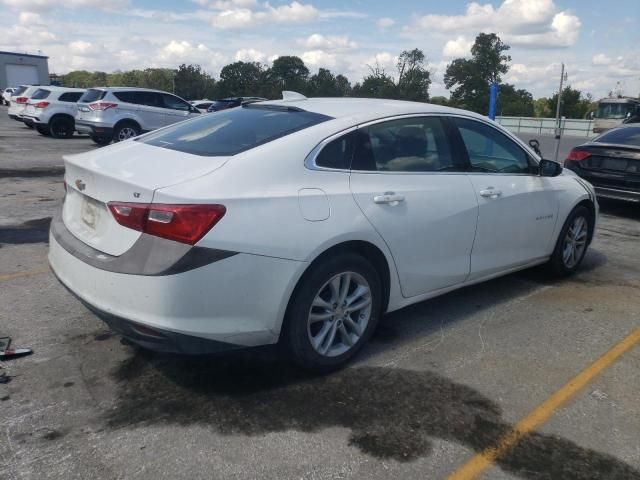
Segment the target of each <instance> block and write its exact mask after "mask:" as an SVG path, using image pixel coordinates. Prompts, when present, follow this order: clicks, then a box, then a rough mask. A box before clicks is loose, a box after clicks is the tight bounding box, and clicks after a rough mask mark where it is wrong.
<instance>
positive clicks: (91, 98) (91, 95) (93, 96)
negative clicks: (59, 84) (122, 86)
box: [80, 88, 107, 103]
mask: <svg viewBox="0 0 640 480" xmlns="http://www.w3.org/2000/svg"><path fill="white" fill-rule="evenodd" d="M106 94H107V91H106V90H97V89H95V88H90V89H89V90H87V91H86V92H84V95H82V96H81V97H80V102H82V103H92V102H97V101H98V100H102V99H103V98H104V96H105V95H106Z"/></svg>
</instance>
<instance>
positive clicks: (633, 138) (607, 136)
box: [594, 127, 640, 147]
mask: <svg viewBox="0 0 640 480" xmlns="http://www.w3.org/2000/svg"><path fill="white" fill-rule="evenodd" d="M594 142H598V143H615V144H619V145H632V146H634V147H640V127H624V128H617V129H615V130H610V131H608V132H607V133H604V134H602V135H600V136H599V137H598V138H596V139H595V140H594Z"/></svg>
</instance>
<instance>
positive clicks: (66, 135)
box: [49, 118, 74, 138]
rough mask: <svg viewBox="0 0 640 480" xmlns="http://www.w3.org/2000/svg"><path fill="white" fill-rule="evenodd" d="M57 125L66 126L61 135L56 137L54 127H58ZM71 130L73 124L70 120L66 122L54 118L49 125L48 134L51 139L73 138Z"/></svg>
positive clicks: (63, 119) (64, 119) (62, 119)
mask: <svg viewBox="0 0 640 480" xmlns="http://www.w3.org/2000/svg"><path fill="white" fill-rule="evenodd" d="M59 123H62V124H64V125H67V129H66V131H65V133H64V134H63V135H58V132H56V125H58V124H59ZM73 130H74V128H73V123H72V122H71V120H68V119H66V118H54V119H53V120H51V122H50V123H49V133H50V134H51V136H52V137H53V138H71V137H72V136H73Z"/></svg>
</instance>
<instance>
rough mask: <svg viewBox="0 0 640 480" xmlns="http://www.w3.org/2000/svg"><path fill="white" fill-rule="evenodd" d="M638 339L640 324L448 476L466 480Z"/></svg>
mask: <svg viewBox="0 0 640 480" xmlns="http://www.w3.org/2000/svg"><path fill="white" fill-rule="evenodd" d="M639 342H640V328H637V329H635V330H634V331H632V332H631V333H630V334H629V335H628V336H626V337H625V338H624V339H623V340H621V341H620V342H619V343H617V344H616V345H615V346H614V347H613V348H611V349H610V350H609V351H608V352H607V353H605V354H604V355H602V356H601V357H600V358H599V359H598V360H596V361H595V362H593V363H592V364H591V365H589V366H588V367H587V368H585V369H584V370H583V371H582V372H580V373H579V374H578V375H576V376H575V377H573V378H572V379H571V380H569V382H567V383H566V384H565V385H564V386H563V387H562V388H560V390H558V391H557V392H556V393H554V394H553V395H551V396H550V397H549V398H547V399H546V400H545V401H544V402H542V404H540V405H539V406H538V407H537V408H535V409H534V410H533V411H532V412H530V413H529V414H528V415H527V416H526V417H524V418H523V419H522V420H520V421H519V422H518V423H517V424H516V425H515V426H514V427H513V428H512V429H511V431H510V432H509V433H507V434H506V435H504V436H503V437H502V438H501V439H500V440H498V441H497V442H496V443H495V444H494V445H492V446H491V447H488V448H486V449H485V450H483V451H482V452H480V453H479V454H477V455H476V456H474V457H473V458H472V459H471V460H469V461H468V462H467V463H466V464H464V465H463V466H462V467H460V468H459V469H458V470H456V471H455V472H453V473H452V474H451V475H449V477H448V479H449V480H470V479H472V478H475V477H476V476H478V475H479V474H481V473H482V472H484V471H485V470H486V469H487V468H489V467H490V466H491V465H492V463H493V462H495V461H496V460H497V459H498V458H500V457H501V456H502V455H504V454H505V452H506V451H507V450H509V449H510V448H511V447H512V446H513V445H515V444H516V443H518V442H519V441H520V440H521V439H522V438H523V437H525V436H526V435H527V434H529V433H531V432H532V431H533V430H535V429H536V428H537V427H538V426H540V425H542V424H543V423H545V422H546V421H547V420H548V419H549V417H551V415H553V413H554V412H555V411H556V410H557V409H558V408H560V407H561V406H562V405H563V404H564V403H565V402H566V401H567V400H569V399H570V398H571V397H573V396H574V395H575V394H576V393H577V392H578V391H580V390H581V389H582V388H583V387H585V386H586V385H587V384H588V383H589V382H591V380H593V379H594V378H595V377H596V376H597V375H598V374H599V373H600V372H602V371H603V370H604V369H605V368H607V367H608V366H609V365H611V364H612V363H614V362H615V361H616V360H617V359H618V358H620V357H621V356H622V355H623V354H624V353H625V352H627V351H628V350H630V349H631V348H633V347H634V346H635V345H636V344H638V343H639Z"/></svg>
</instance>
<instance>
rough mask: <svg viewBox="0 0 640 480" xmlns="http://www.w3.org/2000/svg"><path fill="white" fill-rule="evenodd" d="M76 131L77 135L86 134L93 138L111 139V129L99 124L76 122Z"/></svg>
mask: <svg viewBox="0 0 640 480" xmlns="http://www.w3.org/2000/svg"><path fill="white" fill-rule="evenodd" d="M76 131H77V132H78V133H87V134H89V135H91V136H94V137H112V136H113V128H112V127H109V126H105V125H100V124H99V123H90V122H83V121H82V120H76Z"/></svg>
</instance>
